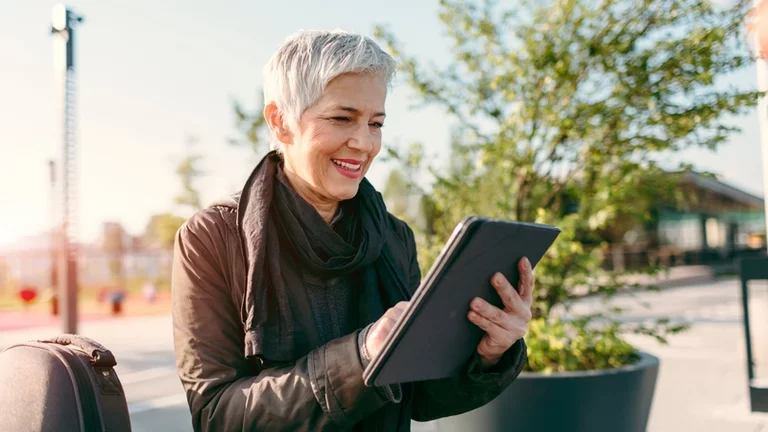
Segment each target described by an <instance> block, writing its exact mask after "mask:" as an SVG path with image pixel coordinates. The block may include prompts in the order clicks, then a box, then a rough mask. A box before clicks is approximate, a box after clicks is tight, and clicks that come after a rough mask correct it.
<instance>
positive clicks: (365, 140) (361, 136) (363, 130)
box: [347, 124, 377, 153]
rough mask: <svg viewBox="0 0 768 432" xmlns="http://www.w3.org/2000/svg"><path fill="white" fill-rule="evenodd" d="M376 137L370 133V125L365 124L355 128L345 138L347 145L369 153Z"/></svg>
mask: <svg viewBox="0 0 768 432" xmlns="http://www.w3.org/2000/svg"><path fill="white" fill-rule="evenodd" d="M376 139H377V137H376V136H375V135H374V134H372V133H371V131H370V127H369V126H368V125H367V124H365V125H362V126H361V127H358V128H355V132H354V133H353V134H352V136H351V137H349V140H347V147H349V148H351V149H353V150H357V151H359V152H361V153H370V152H371V150H372V149H373V147H374V146H375V145H376V142H375V140H376Z"/></svg>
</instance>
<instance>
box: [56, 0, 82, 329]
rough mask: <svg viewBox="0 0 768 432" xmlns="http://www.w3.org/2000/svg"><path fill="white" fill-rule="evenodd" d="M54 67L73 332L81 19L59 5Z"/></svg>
mask: <svg viewBox="0 0 768 432" xmlns="http://www.w3.org/2000/svg"><path fill="white" fill-rule="evenodd" d="M52 18H53V20H52V21H53V22H52V29H51V33H52V34H53V37H54V50H55V55H56V58H54V68H55V72H56V74H57V79H62V80H63V90H64V95H63V96H64V98H63V99H64V100H63V102H64V107H63V108H64V109H63V115H64V117H63V126H64V129H63V148H62V158H61V164H60V165H61V177H60V178H61V206H60V216H61V228H60V235H59V239H60V247H59V257H58V260H59V263H58V268H59V271H58V288H59V296H58V297H59V305H60V316H61V324H62V330H63V332H64V333H73V334H74V333H77V233H76V227H77V220H76V215H77V211H76V209H77V177H76V173H77V171H76V168H77V165H76V162H77V158H76V156H77V152H76V150H77V145H76V144H77V142H76V136H75V132H76V128H75V126H76V123H75V120H76V116H75V114H76V113H75V94H76V93H75V27H76V26H77V24H79V23H80V22H82V21H83V17H82V16H79V15H77V14H75V13H74V12H73V11H72V10H71V9H69V8H67V7H66V6H64V5H63V4H58V5H56V6H55V7H54V8H53V16H52Z"/></svg>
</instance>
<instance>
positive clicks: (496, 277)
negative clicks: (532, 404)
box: [493, 273, 504, 285]
mask: <svg viewBox="0 0 768 432" xmlns="http://www.w3.org/2000/svg"><path fill="white" fill-rule="evenodd" d="M503 281H504V276H502V274H501V273H496V274H495V275H493V283H494V284H496V285H501V284H502V283H503Z"/></svg>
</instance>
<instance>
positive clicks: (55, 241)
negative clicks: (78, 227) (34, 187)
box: [48, 160, 60, 301]
mask: <svg viewBox="0 0 768 432" xmlns="http://www.w3.org/2000/svg"><path fill="white" fill-rule="evenodd" d="M48 169H49V180H50V185H51V197H50V199H51V209H50V211H51V237H50V239H51V240H50V241H51V250H50V253H51V274H50V277H51V290H52V291H53V295H54V298H55V296H56V294H57V293H58V291H59V290H58V284H57V280H56V279H57V278H56V276H57V273H58V272H57V271H56V263H57V259H56V258H57V257H58V253H57V252H56V250H57V249H58V247H59V243H60V241H59V236H58V235H56V233H57V232H58V224H57V223H56V196H57V194H56V162H54V161H53V160H50V161H48ZM53 301H57V300H53Z"/></svg>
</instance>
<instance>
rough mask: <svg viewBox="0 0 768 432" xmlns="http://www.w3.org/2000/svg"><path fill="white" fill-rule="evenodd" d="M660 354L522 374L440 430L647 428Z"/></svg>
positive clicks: (624, 431) (632, 431) (608, 431)
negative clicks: (618, 363)
mask: <svg viewBox="0 0 768 432" xmlns="http://www.w3.org/2000/svg"><path fill="white" fill-rule="evenodd" d="M658 371H659V359H657V358H656V357H654V356H652V355H650V354H647V353H640V360H639V361H638V362H637V363H635V364H632V365H629V366H624V367H621V368H616V369H609V370H598V371H583V372H562V373H554V374H550V375H545V374H540V373H526V372H524V373H522V374H520V376H519V377H518V378H517V380H515V382H514V383H512V385H510V386H509V388H508V389H507V390H505V391H504V393H502V394H501V395H499V397H497V398H496V399H494V400H493V401H492V402H491V403H489V404H488V405H486V406H484V407H481V408H478V409H476V410H474V411H471V412H468V413H466V414H462V415H458V416H454V417H447V418H444V419H441V420H439V421H438V430H439V431H440V432H453V431H455V432H459V431H461V432H465V431H476V432H491V431H515V432H528V431H537V432H558V431H569V432H582V431H583V432H587V431H588V432H617V431H621V432H643V431H645V428H646V425H647V423H648V416H649V414H650V411H651V402H652V401H653V392H654V389H655V387H656V376H657V375H658Z"/></svg>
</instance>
